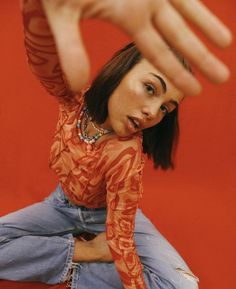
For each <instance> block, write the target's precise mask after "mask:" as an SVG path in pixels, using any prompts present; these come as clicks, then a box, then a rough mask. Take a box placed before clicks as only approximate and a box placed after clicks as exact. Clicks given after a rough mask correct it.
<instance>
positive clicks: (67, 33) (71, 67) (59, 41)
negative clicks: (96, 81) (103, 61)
mask: <svg viewBox="0 0 236 289" xmlns="http://www.w3.org/2000/svg"><path fill="white" fill-rule="evenodd" d="M60 24H61V25H60V27H61V28H60V29H57V30H56V31H55V34H54V37H55V42H56V45H57V50H58V55H59V58H60V63H61V67H62V70H63V72H64V74H65V76H66V78H67V81H68V83H69V85H70V87H71V89H72V90H73V91H75V92H79V91H81V90H82V89H83V87H84V86H85V84H86V83H87V81H88V78H89V73H90V67H89V59H88V55H87V53H86V50H85V47H84V44H83V41H82V38H81V33H80V29H79V25H78V22H74V23H73V22H72V21H71V22H70V21H65V22H63V21H61V23H60Z"/></svg>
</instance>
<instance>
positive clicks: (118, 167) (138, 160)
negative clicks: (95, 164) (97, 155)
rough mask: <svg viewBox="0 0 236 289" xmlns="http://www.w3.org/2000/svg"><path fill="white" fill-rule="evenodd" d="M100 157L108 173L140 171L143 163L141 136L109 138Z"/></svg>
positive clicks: (127, 173) (129, 173)
mask: <svg viewBox="0 0 236 289" xmlns="http://www.w3.org/2000/svg"><path fill="white" fill-rule="evenodd" d="M102 159H103V160H104V161H105V163H106V165H105V167H106V173H107V174H108V175H112V174H114V173H116V172H120V173H121V171H122V172H124V171H125V174H126V176H128V175H132V174H134V173H135V172H138V171H141V170H142V169H143V165H144V155H143V148H142V137H141V136H140V135H135V136H132V137H130V138H120V137H117V136H115V137H114V138H111V139H110V140H109V141H108V142H107V143H106V145H105V146H104V148H103V153H102Z"/></svg>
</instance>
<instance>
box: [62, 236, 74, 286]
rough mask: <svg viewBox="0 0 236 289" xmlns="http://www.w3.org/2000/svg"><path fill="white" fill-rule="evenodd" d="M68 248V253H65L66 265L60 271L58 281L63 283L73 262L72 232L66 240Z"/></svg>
mask: <svg viewBox="0 0 236 289" xmlns="http://www.w3.org/2000/svg"><path fill="white" fill-rule="evenodd" d="M67 242H68V245H69V248H68V255H67V259H66V265H65V268H64V270H63V273H62V277H61V279H60V281H59V283H65V282H66V281H67V279H68V275H69V273H70V269H71V267H72V264H73V261H72V260H73V255H74V247H75V241H74V237H73V235H72V234H70V235H69V239H68V240H67Z"/></svg>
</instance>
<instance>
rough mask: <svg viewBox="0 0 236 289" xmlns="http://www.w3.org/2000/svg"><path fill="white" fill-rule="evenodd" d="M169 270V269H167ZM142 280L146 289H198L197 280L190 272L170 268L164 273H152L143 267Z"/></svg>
mask: <svg viewBox="0 0 236 289" xmlns="http://www.w3.org/2000/svg"><path fill="white" fill-rule="evenodd" d="M169 269H170V268H169ZM173 270H174V271H173ZM144 279H145V283H146V285H147V288H148V289H154V288H155V289H159V288H162V289H169V288H174V289H198V288H199V287H198V282H199V278H198V277H197V276H195V275H194V274H193V273H192V272H191V271H190V270H184V269H182V268H174V269H173V268H172V269H171V270H166V272H165V273H164V272H155V273H154V272H153V271H150V270H149V269H148V268H146V267H144Z"/></svg>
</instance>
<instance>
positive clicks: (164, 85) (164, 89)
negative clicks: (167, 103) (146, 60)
mask: <svg viewBox="0 0 236 289" xmlns="http://www.w3.org/2000/svg"><path fill="white" fill-rule="evenodd" d="M150 74H151V75H153V76H154V77H156V78H157V79H158V80H159V81H160V83H161V87H162V90H163V92H164V93H166V91H167V85H166V82H165V81H164V79H163V78H162V77H160V76H159V75H157V74H155V73H153V72H150Z"/></svg>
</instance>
